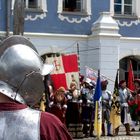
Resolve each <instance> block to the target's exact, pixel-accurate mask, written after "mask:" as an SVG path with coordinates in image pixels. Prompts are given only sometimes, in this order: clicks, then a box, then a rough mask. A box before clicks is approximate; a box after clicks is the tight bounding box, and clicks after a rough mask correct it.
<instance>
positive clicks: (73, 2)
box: [63, 0, 83, 12]
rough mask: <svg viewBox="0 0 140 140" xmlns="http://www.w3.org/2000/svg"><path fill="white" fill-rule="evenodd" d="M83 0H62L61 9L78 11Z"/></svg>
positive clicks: (80, 10) (80, 9)
mask: <svg viewBox="0 0 140 140" xmlns="http://www.w3.org/2000/svg"><path fill="white" fill-rule="evenodd" d="M82 7H83V0H63V11H71V12H72V11H78V12H82V10H83V8H82Z"/></svg>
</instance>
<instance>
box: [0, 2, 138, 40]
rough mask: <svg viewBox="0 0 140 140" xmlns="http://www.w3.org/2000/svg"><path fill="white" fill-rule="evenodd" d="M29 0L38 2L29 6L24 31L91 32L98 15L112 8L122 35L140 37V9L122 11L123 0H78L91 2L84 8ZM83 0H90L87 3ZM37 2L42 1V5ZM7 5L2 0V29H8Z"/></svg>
mask: <svg viewBox="0 0 140 140" xmlns="http://www.w3.org/2000/svg"><path fill="white" fill-rule="evenodd" d="M26 1H27V2H28V3H30V5H31V6H32V5H33V6H34V5H35V6H34V8H30V7H29V8H28V7H27V8H26V10H25V11H26V15H25V32H33V33H34V32H35V33H59V34H80V35H90V34H91V27H92V24H93V23H94V22H95V21H96V20H97V19H98V17H99V15H100V13H101V12H111V14H112V17H113V18H114V19H116V20H117V22H118V23H119V26H120V31H119V32H120V34H121V35H122V36H128V37H140V34H139V32H138V29H139V28H140V21H139V16H140V15H137V14H139V13H138V12H139V11H134V12H132V11H131V9H130V8H129V7H126V9H127V10H126V11H130V12H127V13H126V14H124V13H119V11H120V10H121V8H123V6H124V7H125V4H124V2H123V1H124V0H75V1H77V2H79V3H81V5H80V6H81V7H83V9H84V5H86V4H87V3H88V5H87V6H88V8H85V9H84V11H81V10H79V11H78V10H77V11H72V10H71V11H68V10H64V8H63V7H64V4H63V3H64V1H67V0H63V1H62V0H25V2H26ZM83 1H87V3H86V2H83ZM112 1H113V2H112ZM129 1H130V2H128V3H130V6H131V4H132V8H133V7H134V8H136V6H137V3H139V2H137V1H138V0H129ZM133 1H135V2H133ZM35 3H40V5H39V4H35ZM60 3H62V4H60ZM73 3H74V2H73ZM115 3H116V5H117V4H118V5H117V6H118V7H117V6H116V5H115ZM122 3H123V4H122ZM13 4H14V0H11V10H10V15H11V16H10V31H12V30H13V26H12V23H13V15H12V13H13ZM44 4H46V6H44ZM82 4H83V5H82ZM28 5H29V4H28ZM60 5H61V6H60ZM38 6H39V7H38ZM115 6H116V7H117V8H118V10H116V13H117V14H115V13H114V12H115V11H114V10H115ZM119 6H120V7H119ZM121 6H122V7H121ZM126 6H127V5H126ZM128 6H129V4H128ZM6 8H7V0H0V13H1V14H0V15H1V16H0V21H1V24H0V30H1V31H5V30H6V26H5V25H6V23H5V22H6ZM113 8H114V10H113ZM117 8H116V9H117Z"/></svg>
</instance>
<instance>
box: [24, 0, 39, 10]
mask: <svg viewBox="0 0 140 140" xmlns="http://www.w3.org/2000/svg"><path fill="white" fill-rule="evenodd" d="M37 1H38V0H24V2H25V8H39V5H38V2H37Z"/></svg>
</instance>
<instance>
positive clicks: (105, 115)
mask: <svg viewBox="0 0 140 140" xmlns="http://www.w3.org/2000/svg"><path fill="white" fill-rule="evenodd" d="M107 85H108V81H107V80H105V81H102V82H101V89H102V136H105V122H106V124H107V136H112V134H111V123H110V120H109V118H110V111H111V100H112V93H111V91H109V90H107Z"/></svg>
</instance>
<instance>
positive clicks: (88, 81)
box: [85, 78, 93, 86]
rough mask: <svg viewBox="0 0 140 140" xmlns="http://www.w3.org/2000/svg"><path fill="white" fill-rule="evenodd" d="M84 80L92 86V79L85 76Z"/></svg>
mask: <svg viewBox="0 0 140 140" xmlns="http://www.w3.org/2000/svg"><path fill="white" fill-rule="evenodd" d="M85 82H86V83H88V84H89V85H90V86H93V84H92V80H91V79H89V78H86V81H85Z"/></svg>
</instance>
